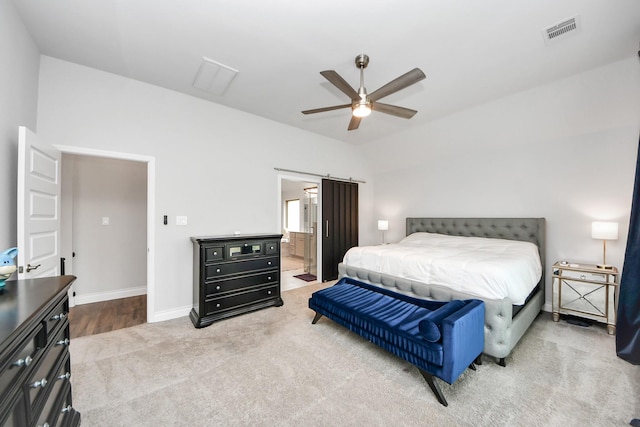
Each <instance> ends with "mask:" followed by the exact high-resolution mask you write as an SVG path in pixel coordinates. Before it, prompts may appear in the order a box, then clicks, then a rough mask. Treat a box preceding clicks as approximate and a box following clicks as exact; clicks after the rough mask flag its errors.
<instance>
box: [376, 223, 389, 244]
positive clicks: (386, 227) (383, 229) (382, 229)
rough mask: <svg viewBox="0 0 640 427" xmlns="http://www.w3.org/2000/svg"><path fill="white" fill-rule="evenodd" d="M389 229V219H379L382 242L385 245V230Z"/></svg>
mask: <svg viewBox="0 0 640 427" xmlns="http://www.w3.org/2000/svg"><path fill="white" fill-rule="evenodd" d="M388 229H389V221H387V220H386V219H379V220H378V230H380V231H382V244H383V245H384V232H385V231H387V230H388Z"/></svg>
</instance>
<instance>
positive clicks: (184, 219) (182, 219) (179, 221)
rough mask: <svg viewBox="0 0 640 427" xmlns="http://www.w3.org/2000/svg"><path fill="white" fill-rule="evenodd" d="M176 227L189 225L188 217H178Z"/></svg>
mask: <svg viewBox="0 0 640 427" xmlns="http://www.w3.org/2000/svg"><path fill="white" fill-rule="evenodd" d="M176 225H187V217H186V216H177V217H176Z"/></svg>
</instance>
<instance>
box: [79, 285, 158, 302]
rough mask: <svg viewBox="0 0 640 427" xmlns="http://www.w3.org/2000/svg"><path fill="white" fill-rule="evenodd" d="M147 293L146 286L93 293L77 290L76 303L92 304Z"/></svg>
mask: <svg viewBox="0 0 640 427" xmlns="http://www.w3.org/2000/svg"><path fill="white" fill-rule="evenodd" d="M146 293H147V287H146V286H140V287H137V288H127V289H118V290H115V291H107V292H95V293H92V294H79V293H78V292H77V291H76V296H75V298H74V299H75V305H82V304H91V303H94V302H102V301H110V300H112V299H120V298H129V297H135V296H138V295H144V294H146Z"/></svg>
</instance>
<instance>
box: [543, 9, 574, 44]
mask: <svg viewBox="0 0 640 427" xmlns="http://www.w3.org/2000/svg"><path fill="white" fill-rule="evenodd" d="M580 30H581V25H580V16H574V17H572V18H569V19H565V20H564V21H562V22H560V23H558V24H555V25H553V26H551V27H548V28H545V29H544V30H542V36H543V37H544V41H545V43H547V44H550V43H553V42H556V41H559V40H564V39H565V38H567V37H569V36H572V35H574V34H578V33H579V32H580Z"/></svg>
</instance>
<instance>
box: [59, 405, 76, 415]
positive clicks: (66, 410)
mask: <svg viewBox="0 0 640 427" xmlns="http://www.w3.org/2000/svg"><path fill="white" fill-rule="evenodd" d="M72 409H73V406H71V405H67V406H65V407H64V408H62V410H61V411H60V413H62V414H64V413H65V412H71V410H72Z"/></svg>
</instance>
